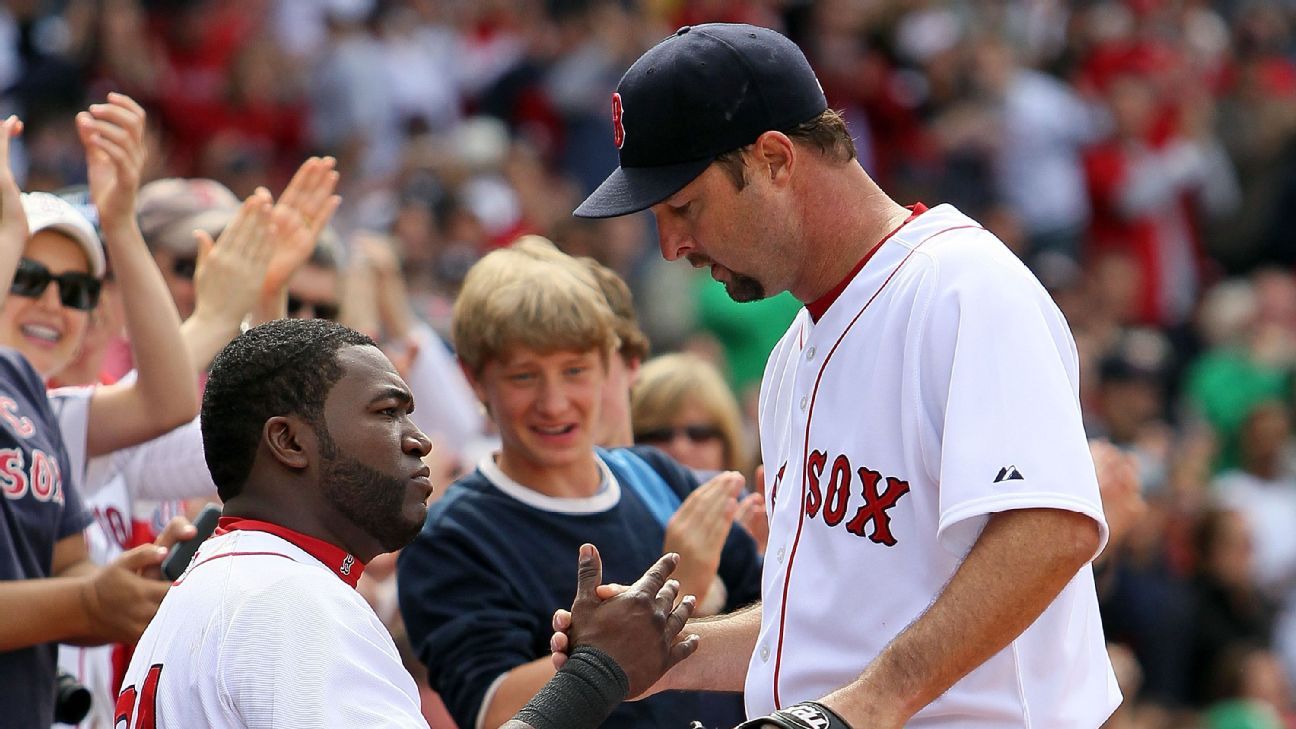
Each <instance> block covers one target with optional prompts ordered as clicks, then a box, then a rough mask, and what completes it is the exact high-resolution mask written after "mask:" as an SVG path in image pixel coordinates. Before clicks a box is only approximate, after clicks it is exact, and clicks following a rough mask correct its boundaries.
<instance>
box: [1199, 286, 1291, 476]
mask: <svg viewBox="0 0 1296 729" xmlns="http://www.w3.org/2000/svg"><path fill="white" fill-rule="evenodd" d="M1201 330H1202V332H1203V334H1204V336H1205V341H1206V343H1207V345H1208V349H1207V351H1206V352H1205V353H1204V354H1203V355H1202V356H1201V357H1199V358H1198V359H1197V360H1196V361H1195V362H1193V363H1192V364H1191V365H1190V366H1189V368H1188V372H1187V374H1186V380H1185V383H1184V387H1185V394H1186V395H1187V397H1188V401H1189V402H1190V404H1191V405H1192V406H1193V407H1195V408H1196V409H1197V410H1198V411H1199V412H1200V414H1201V416H1202V417H1204V418H1205V420H1206V422H1207V423H1209V424H1210V426H1211V427H1212V428H1214V430H1215V432H1216V434H1217V435H1218V437H1219V439H1220V447H1221V450H1220V454H1219V459H1218V467H1219V468H1230V467H1235V466H1237V464H1238V463H1239V460H1240V454H1241V443H1240V434H1241V428H1242V424H1243V422H1244V420H1245V418H1246V417H1247V415H1248V414H1249V413H1250V412H1251V409H1252V408H1253V407H1255V405H1257V404H1258V403H1260V402H1263V401H1265V400H1270V399H1277V400H1283V401H1290V397H1291V382H1290V372H1291V368H1292V366H1293V364H1296V278H1293V277H1292V275H1291V274H1290V273H1288V272H1285V271H1278V270H1267V271H1260V272H1257V273H1256V274H1255V275H1254V276H1252V278H1251V279H1250V280H1248V281H1226V282H1223V283H1221V284H1219V285H1218V286H1216V287H1214V288H1213V289H1212V290H1211V291H1210V292H1208V295H1207V296H1206V298H1205V300H1204V301H1203V303H1202V307H1201Z"/></svg>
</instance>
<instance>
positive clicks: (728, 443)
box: [630, 354, 751, 473]
mask: <svg viewBox="0 0 1296 729" xmlns="http://www.w3.org/2000/svg"><path fill="white" fill-rule="evenodd" d="M631 392H632V396H631V401H630V407H631V413H632V414H633V417H634V435H635V442H636V443H639V444H641V445H651V446H656V447H658V448H661V449H662V450H663V451H665V452H666V455H668V456H670V457H671V458H674V459H675V460H676V461H679V462H680V463H681V464H683V465H685V466H688V467H689V468H692V469H694V470H696V471H699V472H702V473H711V472H715V471H738V472H740V473H748V472H749V469H750V461H749V455H748V454H749V452H750V450H751V449H750V447H749V446H748V438H747V433H746V431H745V430H744V427H743V421H742V413H741V411H740V410H739V409H738V401H737V400H736V399H734V395H733V392H732V391H730V389H729V386H728V385H727V384H726V383H725V381H724V379H723V378H722V377H721V376H720V373H719V372H718V371H716V369H715V366H714V365H712V364H711V363H710V362H707V361H706V360H704V359H702V358H701V357H698V356H697V355H692V354H666V355H662V356H660V357H656V358H654V359H651V360H649V361H648V363H647V364H645V365H644V368H643V370H642V371H641V372H640V373H639V382H638V383H636V384H635V386H634V389H633V390H632V391H631Z"/></svg>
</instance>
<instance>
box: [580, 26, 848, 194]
mask: <svg viewBox="0 0 1296 729" xmlns="http://www.w3.org/2000/svg"><path fill="white" fill-rule="evenodd" d="M827 108H828V101H827V99H825V98H824V93H823V88H822V87H820V85H819V80H818V79H817V78H815V75H814V71H813V70H811V68H810V63H809V61H807V60H806V57H805V55H804V54H803V53H801V49H800V48H797V46H796V44H795V43H793V42H792V41H790V40H788V39H787V38H786V37H784V36H782V35H780V34H779V33H777V32H775V31H772V30H770V29H768V28H760V27H757V26H754V25H739V24H730V23H708V24H706V25H694V26H685V27H683V28H680V29H679V30H678V31H676V32H675V34H674V35H672V36H670V37H669V38H667V39H666V40H663V41H662V42H660V43H658V44H657V45H655V46H653V47H652V48H651V49H649V50H648V52H647V53H645V54H643V56H641V57H640V58H639V60H637V61H635V62H634V65H633V66H631V67H630V70H628V71H626V73H625V75H624V76H622V77H621V83H620V84H618V85H617V90H616V93H614V94H613V95H612V137H613V141H614V142H616V145H617V148H618V149H619V150H620V154H621V166H620V167H618V168H617V169H616V170H614V171H613V172H612V174H611V175H609V176H608V178H607V179H606V180H604V181H603V184H602V185H599V187H598V189H597V190H595V191H594V192H593V194H591V195H590V196H589V197H588V198H586V199H585V202H583V203H581V204H580V207H578V208H576V212H575V215H577V216H579V217H582V218H611V217H616V216H618V215H626V214H629V213H634V212H638V211H640V210H644V209H646V208H649V207H651V206H653V205H656V204H657V203H659V202H661V201H662V200H665V199H666V198H668V197H670V196H671V195H674V194H675V193H676V192H678V191H679V190H680V188H682V187H684V186H685V185H687V184H689V183H690V182H692V181H693V180H694V178H696V177H697V176H698V175H700V174H702V171H703V170H705V169H706V168H707V166H708V165H710V164H711V162H712V161H714V160H715V158H716V157H717V156H718V155H721V154H724V153H725V152H730V151H733V150H735V149H738V148H739V147H744V146H746V145H748V144H751V143H752V142H755V141H756V138H757V137H759V136H760V135H762V134H764V133H765V132H767V131H770V130H778V131H787V130H789V129H792V128H793V127H795V126H797V125H798V124H801V123H803V122H807V121H809V120H811V119H813V118H815V117H816V116H818V115H819V114H821V113H823V111H824V110H825V109H827Z"/></svg>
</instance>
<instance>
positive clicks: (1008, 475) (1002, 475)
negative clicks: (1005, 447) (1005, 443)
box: [994, 466, 1026, 483]
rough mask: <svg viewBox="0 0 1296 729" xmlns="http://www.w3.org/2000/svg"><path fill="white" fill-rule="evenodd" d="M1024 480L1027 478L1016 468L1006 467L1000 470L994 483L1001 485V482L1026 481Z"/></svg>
mask: <svg viewBox="0 0 1296 729" xmlns="http://www.w3.org/2000/svg"><path fill="white" fill-rule="evenodd" d="M1024 480H1026V477H1025V476H1023V475H1021V471H1018V470H1017V467H1016V466H1004V467H1003V468H1001V469H999V475H998V476H995V480H994V482H995V483H999V482H1001V481H1024Z"/></svg>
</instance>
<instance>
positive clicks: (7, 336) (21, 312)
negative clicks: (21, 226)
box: [0, 230, 90, 377]
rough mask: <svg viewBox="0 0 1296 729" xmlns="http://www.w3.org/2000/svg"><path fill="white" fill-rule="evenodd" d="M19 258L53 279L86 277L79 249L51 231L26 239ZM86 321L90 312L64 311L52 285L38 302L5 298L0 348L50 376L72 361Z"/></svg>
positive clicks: (0, 316)
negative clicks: (36, 265) (75, 275)
mask: <svg viewBox="0 0 1296 729" xmlns="http://www.w3.org/2000/svg"><path fill="white" fill-rule="evenodd" d="M23 257H24V258H28V259H31V260H33V261H35V262H37V263H39V264H41V265H42V266H44V267H45V268H47V269H49V271H50V273H52V274H55V275H58V274H61V273H66V272H69V271H75V272H77V273H89V272H90V261H89V259H88V258H87V257H86V254H85V251H84V250H82V248H81V246H80V245H78V244H77V242H76V241H74V240H72V239H71V238H69V237H67V236H66V235H63V234H62V233H59V232H57V231H53V230H42V231H38V232H37V233H36V234H35V235H33V236H32V237H31V238H30V239H28V241H27V247H26V248H25V249H23ZM89 319H90V313H89V312H86V311H81V310H79V309H73V308H69V307H66V306H63V304H62V303H60V301H59V292H58V284H57V283H55V282H53V281H51V282H50V284H49V285H48V286H46V287H45V290H44V291H43V292H41V295H40V296H38V297H36V298H27V297H25V296H17V295H15V294H12V293H10V294H7V295H6V296H5V298H4V305H3V306H2V307H0V344H4V345H5V346H7V347H13V348H14V349H17V350H18V351H19V352H22V354H23V356H24V357H26V358H27V361H29V362H31V364H32V367H34V368H36V371H37V372H39V373H40V375H41V377H51V376H53V375H54V374H56V373H57V372H59V371H60V370H62V369H63V368H64V367H66V366H67V365H68V363H70V362H71V361H72V359H73V357H75V356H76V353H77V349H78V348H79V347H80V346H81V341H82V339H83V338H84V337H85V332H86V326H87V324H88V322H89Z"/></svg>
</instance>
